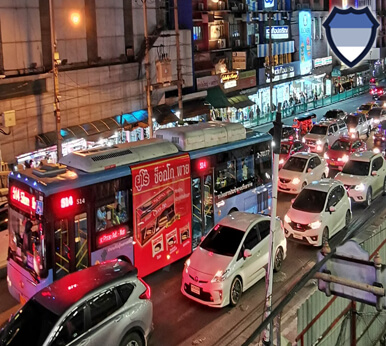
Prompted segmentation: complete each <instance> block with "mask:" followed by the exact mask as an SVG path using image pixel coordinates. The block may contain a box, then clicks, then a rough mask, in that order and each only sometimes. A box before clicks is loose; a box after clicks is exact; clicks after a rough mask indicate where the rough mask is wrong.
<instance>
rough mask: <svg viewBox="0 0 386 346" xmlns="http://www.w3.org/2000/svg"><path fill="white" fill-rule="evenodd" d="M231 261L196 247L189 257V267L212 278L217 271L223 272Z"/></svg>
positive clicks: (229, 258)
mask: <svg viewBox="0 0 386 346" xmlns="http://www.w3.org/2000/svg"><path fill="white" fill-rule="evenodd" d="M232 259H233V257H230V256H222V255H218V254H215V253H214V252H210V251H207V250H205V249H203V248H201V247H198V248H197V249H196V250H194V251H193V253H192V255H191V256H190V267H191V268H193V269H195V270H197V271H198V272H201V273H205V274H211V275H213V276H214V274H216V273H217V271H219V270H222V271H225V270H226V269H227V267H228V265H229V263H230V262H231V261H232Z"/></svg>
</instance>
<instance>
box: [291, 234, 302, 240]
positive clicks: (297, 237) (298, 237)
mask: <svg viewBox="0 0 386 346" xmlns="http://www.w3.org/2000/svg"><path fill="white" fill-rule="evenodd" d="M293 236H294V238H295V239H303V236H301V235H299V234H296V233H294V234H293Z"/></svg>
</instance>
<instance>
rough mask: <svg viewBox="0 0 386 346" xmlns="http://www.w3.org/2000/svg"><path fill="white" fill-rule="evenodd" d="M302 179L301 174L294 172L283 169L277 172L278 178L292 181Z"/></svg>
mask: <svg viewBox="0 0 386 346" xmlns="http://www.w3.org/2000/svg"><path fill="white" fill-rule="evenodd" d="M302 177H303V172H295V171H288V170H286V169H284V168H282V169H281V170H280V171H279V178H284V179H293V178H299V179H300V180H301V178H302Z"/></svg>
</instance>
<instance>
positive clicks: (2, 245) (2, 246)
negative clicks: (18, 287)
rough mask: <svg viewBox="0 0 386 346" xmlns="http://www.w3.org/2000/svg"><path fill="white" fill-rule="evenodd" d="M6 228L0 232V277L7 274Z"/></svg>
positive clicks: (2, 277)
mask: <svg viewBox="0 0 386 346" xmlns="http://www.w3.org/2000/svg"><path fill="white" fill-rule="evenodd" d="M7 254H8V230H5V231H1V232H0V279H4V278H5V277H6V275H7Z"/></svg>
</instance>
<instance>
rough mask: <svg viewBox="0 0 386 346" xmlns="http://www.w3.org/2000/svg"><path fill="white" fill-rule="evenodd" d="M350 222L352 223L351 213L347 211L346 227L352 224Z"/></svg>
mask: <svg viewBox="0 0 386 346" xmlns="http://www.w3.org/2000/svg"><path fill="white" fill-rule="evenodd" d="M350 221H351V213H350V210H347V212H346V224H345V227H348V225H349V224H350Z"/></svg>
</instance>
